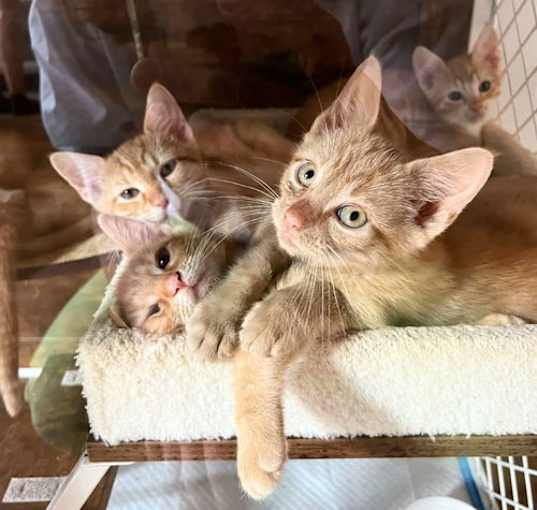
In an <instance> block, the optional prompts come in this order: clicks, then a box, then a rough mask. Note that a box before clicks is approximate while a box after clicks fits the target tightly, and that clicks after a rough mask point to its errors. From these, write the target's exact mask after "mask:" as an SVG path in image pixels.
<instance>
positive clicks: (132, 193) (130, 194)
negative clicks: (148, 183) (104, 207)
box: [119, 188, 140, 200]
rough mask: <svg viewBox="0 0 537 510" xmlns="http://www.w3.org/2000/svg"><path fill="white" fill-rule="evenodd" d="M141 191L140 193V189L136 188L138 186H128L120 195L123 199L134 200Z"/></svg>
mask: <svg viewBox="0 0 537 510" xmlns="http://www.w3.org/2000/svg"><path fill="white" fill-rule="evenodd" d="M139 193H140V190H139V189H136V188H127V189H124V190H123V191H122V192H121V193H120V195H119V196H120V197H121V198H122V199H123V200H132V199H133V198H134V197H137V196H138V194H139Z"/></svg>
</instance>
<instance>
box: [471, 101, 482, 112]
mask: <svg viewBox="0 0 537 510" xmlns="http://www.w3.org/2000/svg"><path fill="white" fill-rule="evenodd" d="M470 110H472V111H473V112H475V113H481V112H482V111H483V105H482V104H481V103H477V102H476V103H470Z"/></svg>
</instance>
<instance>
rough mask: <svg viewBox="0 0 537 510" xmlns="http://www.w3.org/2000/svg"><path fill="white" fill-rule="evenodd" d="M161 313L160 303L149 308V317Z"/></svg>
mask: <svg viewBox="0 0 537 510" xmlns="http://www.w3.org/2000/svg"><path fill="white" fill-rule="evenodd" d="M159 312H160V305H159V304H158V303H155V304H154V305H151V306H150V307H149V311H148V312H147V316H148V317H151V316H152V315H155V314H157V313H159Z"/></svg>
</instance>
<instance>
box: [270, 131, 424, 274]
mask: <svg viewBox="0 0 537 510" xmlns="http://www.w3.org/2000/svg"><path fill="white" fill-rule="evenodd" d="M350 147H353V150H352V151H349V148H350ZM395 169H397V171H394V170H395ZM413 180H414V178H413V176H411V175H410V174H409V172H406V171H405V170H404V165H403V162H402V161H401V159H400V157H399V156H398V155H397V153H395V152H394V151H392V150H391V148H390V146H389V145H388V144H387V143H386V142H385V141H384V140H382V139H381V138H379V137H375V136H372V135H370V134H369V133H368V132H367V131H366V130H352V131H351V130H348V129H347V130H346V129H337V130H334V131H332V132H327V133H325V134H316V133H309V134H308V135H307V136H306V137H305V139H304V141H303V143H302V145H301V146H300V147H299V149H298V151H297V153H296V155H295V158H294V160H293V162H292V163H291V165H290V166H289V168H288V169H287V171H286V173H285V174H284V176H283V178H282V184H281V190H280V191H281V193H280V194H281V197H280V198H279V199H278V200H276V201H275V202H274V205H273V218H274V222H275V225H276V231H277V234H278V239H279V242H280V245H281V246H282V247H283V248H284V249H285V250H286V251H287V252H288V253H289V254H291V255H293V256H297V257H300V258H304V259H306V260H309V261H310V262H312V263H314V264H317V265H324V266H327V265H328V266H334V265H338V263H339V262H341V261H343V262H350V263H353V264H356V263H358V264H360V263H361V264H364V265H366V264H369V265H370V264H377V263H378V262H379V261H380V260H382V258H383V257H385V256H387V255H389V254H390V252H391V251H393V250H395V249H396V248H397V247H399V245H400V244H401V243H400V241H404V239H405V236H404V235H399V234H402V232H401V231H402V230H403V229H404V228H405V226H406V224H407V223H408V221H409V215H410V213H409V207H408V202H409V200H410V199H411V198H410V196H409V195H408V192H407V191H406V190H407V189H410V186H411V185H412V184H413V182H412V181H413ZM414 184H415V183H414Z"/></svg>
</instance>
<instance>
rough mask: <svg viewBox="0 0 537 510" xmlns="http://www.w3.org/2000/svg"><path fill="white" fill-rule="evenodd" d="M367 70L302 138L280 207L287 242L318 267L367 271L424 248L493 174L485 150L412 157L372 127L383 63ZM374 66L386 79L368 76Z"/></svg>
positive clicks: (276, 216) (281, 235)
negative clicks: (416, 158)
mask: <svg viewBox="0 0 537 510" xmlns="http://www.w3.org/2000/svg"><path fill="white" fill-rule="evenodd" d="M369 60H371V59H369ZM366 64H368V61H366ZM362 66H364V64H362ZM362 66H360V68H362V69H360V68H358V70H357V71H356V72H355V74H354V75H353V76H352V77H351V79H350V80H349V82H348V84H347V85H346V87H345V89H344V90H343V92H342V94H343V97H341V96H340V97H339V98H338V99H337V100H336V101H335V103H334V104H333V105H332V106H331V107H330V108H329V109H328V110H327V111H326V112H324V113H322V114H321V115H320V117H318V119H317V120H316V121H315V123H314V125H313V126H312V129H311V130H310V132H309V133H308V134H307V135H306V136H305V137H304V140H303V142H302V144H301V145H300V146H299V148H298V150H297V152H296V154H295V157H294V158H293V161H292V163H291V164H290V166H289V167H288V169H287V170H286V172H285V173H284V175H283V178H282V181H281V185H280V194H281V196H280V198H279V199H278V200H276V201H275V202H274V204H273V209H272V213H273V220H274V224H275V227H276V232H277V235H278V239H279V242H280V245H281V246H282V247H283V248H284V249H285V250H286V251H287V252H288V253H289V254H290V255H292V256H295V257H298V258H301V259H304V260H306V261H308V262H310V263H312V264H314V265H316V266H323V267H327V266H328V267H334V266H339V267H340V268H342V269H345V267H346V265H353V266H354V267H355V268H356V267H357V266H358V267H360V265H361V266H362V267H363V268H364V271H365V270H366V269H367V270H371V269H374V268H375V266H378V265H379V264H382V263H384V262H389V263H393V262H394V261H396V260H397V259H400V258H401V257H406V256H409V255H414V254H416V253H417V252H419V251H420V250H422V249H423V248H424V247H425V246H426V245H427V244H428V243H430V242H431V241H432V240H433V239H434V238H435V237H436V236H438V235H439V234H440V233H441V232H442V231H443V230H445V229H446V228H447V227H448V226H449V225H450V224H451V223H452V222H453V221H454V220H455V218H456V217H457V216H458V214H459V213H460V212H461V211H462V209H463V208H464V207H465V206H466V205H467V204H468V202H469V201H470V200H471V199H472V198H473V197H474V196H475V194H476V193H477V192H478V191H479V189H480V188H481V187H482V186H483V184H484V183H485V182H486V180H487V178H488V176H489V175H490V172H491V170H492V155H491V154H490V153H489V152H488V151H486V150H483V149H464V150H461V151H456V152H453V153H450V154H446V155H442V156H436V157H433V158H425V159H420V160H416V161H414V162H406V161H405V160H404V158H403V156H402V155H401V154H399V153H398V152H396V151H395V150H394V149H393V147H392V146H391V145H390V144H389V142H388V141H387V140H385V139H384V138H381V137H380V136H378V135H375V134H374V133H373V132H372V127H373V126H374V124H375V122H376V118H377V115H378V108H377V109H375V108H372V107H371V104H372V102H376V104H379V103H380V90H381V87H380V67H376V66H374V67H373V69H368V67H371V66H370V65H366V66H365V67H362ZM367 70H369V71H370V72H372V73H378V78H377V79H374V80H363V79H362V80H360V78H361V76H360V75H361V74H362V75H363V74H364V73H365V72H366V71H367ZM375 91H376V92H375ZM352 98H354V101H352ZM366 98H367V102H366ZM373 104H374V103H373ZM365 105H367V106H365Z"/></svg>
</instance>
